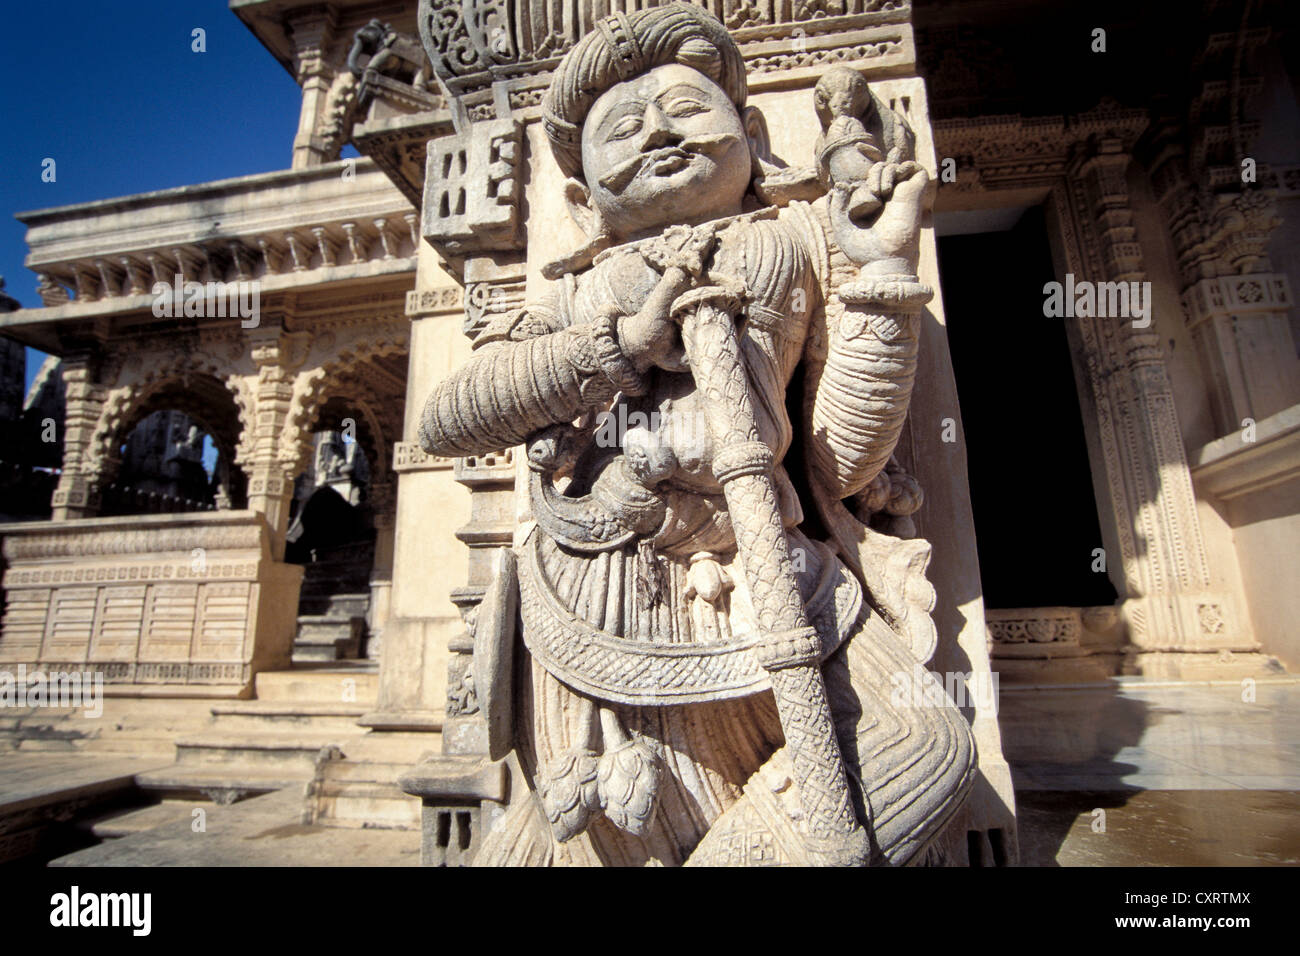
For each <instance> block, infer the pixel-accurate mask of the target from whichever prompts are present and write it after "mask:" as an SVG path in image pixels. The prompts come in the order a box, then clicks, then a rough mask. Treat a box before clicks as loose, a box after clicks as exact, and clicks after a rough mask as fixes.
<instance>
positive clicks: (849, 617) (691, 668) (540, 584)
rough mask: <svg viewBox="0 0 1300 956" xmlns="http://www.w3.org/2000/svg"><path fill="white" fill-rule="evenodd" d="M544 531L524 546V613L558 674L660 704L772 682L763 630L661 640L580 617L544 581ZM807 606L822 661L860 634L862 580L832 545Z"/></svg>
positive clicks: (607, 696)
mask: <svg viewBox="0 0 1300 956" xmlns="http://www.w3.org/2000/svg"><path fill="white" fill-rule="evenodd" d="M541 538H542V532H539V531H534V532H533V534H532V535H530V537H529V539H528V540H527V541H526V542H525V543H524V545H523V548H522V549H521V550H522V552H523V554H522V555H521V557H520V561H519V573H520V586H521V596H522V598H523V600H522V601H521V602H520V614H521V616H522V617H523V623H524V644H525V645H526V646H527V647H528V650H529V651H530V652H531V653H532V655H533V656H534V657H535V658H536V659H537V661H538V662H539V663H540V664H541V665H542V666H543V667H545V668H546V670H547V671H549V672H550V673H551V675H552V676H554V677H555V678H556V679H557V680H559V681H561V682H563V683H565V684H567V685H569V686H570V687H572V688H573V689H574V690H577V691H580V692H582V693H584V694H589V695H591V696H592V697H595V698H597V699H600V700H607V701H613V702H615V703H621V704H641V705H658V706H664V705H668V704H694V703H704V702H706V701H714V700H728V699H732V698H736V697H745V696H748V695H750V694H757V693H759V692H761V691H764V690H767V689H768V688H769V687H770V686H771V684H770V681H769V678H768V674H767V672H766V671H765V670H763V668H762V667H761V666H760V665H759V662H758V659H757V657H756V656H755V654H754V652H753V648H754V645H755V644H757V643H758V639H759V635H758V633H757V632H756V633H755V634H754V635H753V636H752V637H747V638H745V639H742V640H737V641H733V642H729V643H725V644H704V643H699V642H687V643H676V644H668V643H662V644H661V643H653V642H650V641H638V640H630V639H628V638H625V637H619V636H617V635H614V634H610V633H608V632H606V631H603V630H601V629H600V628H597V627H594V626H592V625H591V624H588V623H587V622H586V621H583V620H581V619H580V618H578V617H577V616H575V615H574V614H573V612H572V611H570V610H569V609H568V608H566V607H565V606H564V604H563V602H561V600H560V598H559V597H558V596H557V595H556V594H555V591H554V589H553V588H552V587H551V584H550V582H549V581H547V580H546V574H545V572H544V571H543V570H542V565H541V560H540V557H539V555H538V547H539V546H540V544H541ZM807 610H808V618H809V621H810V622H811V623H812V625H813V626H814V627H815V628H816V630H817V635H818V637H819V638H820V640H821V652H820V655H819V659H820V660H823V661H824V660H825V659H826V658H827V657H829V656H830V655H831V654H833V653H834V652H835V651H836V650H837V649H838V648H839V647H840V645H841V644H843V643H844V641H845V640H846V639H847V638H848V637H849V636H850V635H852V634H853V633H854V631H855V630H856V629H857V626H858V622H859V618H860V616H861V613H862V610H863V601H862V589H861V587H860V586H859V584H858V582H857V581H856V580H855V579H854V578H853V576H852V575H851V574H849V573H848V572H847V571H846V570H845V568H844V566H843V565H842V564H841V563H840V561H839V559H838V558H836V557H835V556H834V555H833V554H832V553H831V552H830V551H829V549H827V550H825V552H824V560H823V562H822V573H821V578H820V580H819V581H818V583H817V588H816V590H815V591H814V593H813V596H812V598H811V599H810V600H809V601H808V602H807Z"/></svg>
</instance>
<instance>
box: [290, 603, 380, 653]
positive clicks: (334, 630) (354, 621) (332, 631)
mask: <svg viewBox="0 0 1300 956" xmlns="http://www.w3.org/2000/svg"><path fill="white" fill-rule="evenodd" d="M365 631H366V622H365V618H363V617H334V616H330V615H321V614H303V615H300V616H299V618H298V632H297V634H296V635H295V636H294V639H293V660H294V661H295V662H296V661H333V660H349V659H352V658H355V657H356V656H357V655H358V654H360V653H361V639H362V638H363V637H364V636H365Z"/></svg>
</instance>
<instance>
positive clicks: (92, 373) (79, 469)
mask: <svg viewBox="0 0 1300 956" xmlns="http://www.w3.org/2000/svg"><path fill="white" fill-rule="evenodd" d="M96 377H97V375H96V363H95V361H94V359H93V357H92V356H91V355H89V354H88V353H81V354H77V355H68V356H65V357H64V359H63V388H64V394H65V400H66V402H67V411H66V412H65V415H64V421H63V469H62V472H61V473H60V475H59V484H58V487H57V488H55V490H54V495H53V498H52V499H51V505H52V508H53V515H52V517H53V519H54V520H55V521H67V520H69V519H71V518H89V517H93V516H94V515H95V514H96V513H97V512H98V510H99V491H100V478H101V475H100V474H98V473H97V469H96V464H97V463H98V464H99V465H100V467H101V468H102V467H103V466H104V465H105V464H108V463H105V462H102V461H99V462H97V457H96V455H95V453H94V448H93V446H92V442H93V439H94V435H95V429H96V426H97V425H98V424H99V417H100V412H101V411H102V410H103V406H104V399H105V389H104V387H103V386H102V385H100V384H98V383H97V382H96V381H95V379H96Z"/></svg>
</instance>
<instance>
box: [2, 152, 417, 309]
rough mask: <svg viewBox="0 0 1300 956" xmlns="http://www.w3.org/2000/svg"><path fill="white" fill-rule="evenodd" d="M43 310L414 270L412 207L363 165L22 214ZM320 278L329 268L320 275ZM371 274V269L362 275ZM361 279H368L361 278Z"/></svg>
mask: <svg viewBox="0 0 1300 956" xmlns="http://www.w3.org/2000/svg"><path fill="white" fill-rule="evenodd" d="M18 218H19V220H20V221H21V222H23V223H24V224H25V225H26V226H27V244H28V246H29V248H30V250H31V252H30V255H29V256H28V257H27V265H28V267H29V268H30V269H31V270H32V271H34V272H36V273H37V274H38V276H39V286H38V291H39V292H40V295H41V300H42V302H43V303H44V304H45V305H46V306H47V307H55V306H62V305H67V304H68V303H69V302H74V303H86V302H97V303H100V304H101V306H103V305H106V304H110V303H112V302H114V301H115V300H123V301H121V302H120V303H119V304H120V305H121V306H122V307H124V308H129V307H132V306H135V305H136V304H137V303H134V302H128V301H125V300H128V299H131V298H134V297H139V296H147V295H150V290H151V289H152V288H153V285H154V283H156V282H163V283H167V284H169V285H170V284H173V283H174V282H175V277H176V276H177V275H180V276H182V277H183V279H184V281H186V282H240V281H249V280H259V281H260V282H261V283H262V285H263V288H264V291H266V292H270V291H273V290H275V289H278V288H284V287H291V286H296V285H302V284H315V283H318V282H322V281H328V280H331V279H334V278H340V277H343V276H342V275H335V274H334V273H335V272H338V271H339V270H346V271H356V267H364V266H367V265H370V266H372V267H373V268H372V269H371V271H373V270H374V269H378V270H379V271H386V270H387V271H391V270H406V271H410V270H413V269H414V267H415V263H414V256H415V250H416V247H417V244H418V239H419V232H418V228H419V223H418V217H417V215H416V213H415V211H414V209H412V208H411V205H410V203H409V202H408V201H407V200H406V199H405V198H404V197H403V196H402V194H401V193H400V192H398V191H397V190H396V189H395V188H393V186H392V184H391V183H390V182H389V181H388V178H387V177H386V176H385V175H384V174H383V173H382V172H381V171H380V170H378V169H377V168H376V167H375V165H374V164H373V163H372V162H371V161H370V160H368V159H364V158H363V159H356V160H351V159H349V160H341V161H339V162H335V163H328V164H325V165H323V166H315V167H312V168H310V169H297V170H286V171H281V172H274V173H263V174H258V175H254V176H242V177H240V178H238V179H226V180H221V181H218V182H212V183H204V184H202V185H199V186H185V187H181V188H178V189H165V190H160V191H158V192H151V193H142V194H140V195H135V196H123V197H119V198H116V199H107V200H102V201H98V202H90V203H79V204H77V205H72V206H60V207H57V208H53V209H42V210H37V211H34V212H26V213H20V214H19V215H18ZM317 270H327V271H325V272H318V271H317ZM363 271H365V270H363ZM366 274H370V273H369V272H366Z"/></svg>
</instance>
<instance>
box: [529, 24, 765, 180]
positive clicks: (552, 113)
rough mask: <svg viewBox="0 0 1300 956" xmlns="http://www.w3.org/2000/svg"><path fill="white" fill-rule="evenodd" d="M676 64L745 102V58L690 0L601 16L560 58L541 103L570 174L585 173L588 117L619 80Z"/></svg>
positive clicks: (562, 164)
mask: <svg viewBox="0 0 1300 956" xmlns="http://www.w3.org/2000/svg"><path fill="white" fill-rule="evenodd" d="M669 63H681V64H682V65H683V66H689V67H692V68H694V69H696V70H699V71H700V72H701V73H703V74H704V75H705V76H707V77H709V78H710V79H712V80H713V81H714V82H715V83H717V84H718V85H719V86H720V87H722V90H723V92H725V93H726V94H727V96H729V97H730V98H731V101H732V102H733V103H735V104H736V108H737V109H740V108H741V107H743V106H744V105H745V93H746V86H745V62H744V60H743V59H742V58H741V55H740V50H739V49H738V48H737V47H736V43H735V41H734V40H732V38H731V34H730V33H728V32H727V28H726V27H724V26H723V25H722V24H721V23H720V22H719V21H718V20H717V18H716V17H714V16H713V15H712V14H710V13H708V12H707V11H705V10H702V9H701V8H699V7H697V6H694V5H692V4H689V3H672V4H669V5H667V6H663V7H651V8H650V9H648V10H638V11H636V12H635V13H615V14H613V15H611V16H608V17H605V18H604V19H603V20H600V21H598V22H597V23H596V28H595V29H593V30H592V31H591V32H590V33H588V34H587V35H586V36H585V37H583V38H582V39H581V40H579V41H578V43H577V45H576V46H574V48H573V49H572V50H570V51H569V52H568V53H567V54H566V55H565V57H564V59H563V60H561V61H560V65H559V66H558V67H556V70H555V75H554V77H553V78H552V79H551V87H550V89H549V90H548V91H547V93H546V99H545V101H544V102H543V104H542V125H543V127H544V128H545V129H546V135H547V136H548V137H550V140H551V151H552V152H553V153H554V154H555V160H556V162H558V163H559V164H560V168H561V169H562V170H563V171H564V173H565V175H566V176H578V177H581V175H582V122H583V120H584V119H586V117H587V111H588V110H590V109H591V104H592V103H594V102H595V101H596V99H597V98H598V97H599V96H600V95H601V94H602V93H604V92H605V91H606V90H608V89H609V88H610V87H612V86H613V85H614V84H615V83H619V82H622V81H623V80H627V79H630V78H631V77H634V76H638V75H640V74H642V73H645V72H646V71H647V70H652V69H654V68H655V67H657V66H664V65H666V64H669Z"/></svg>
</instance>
